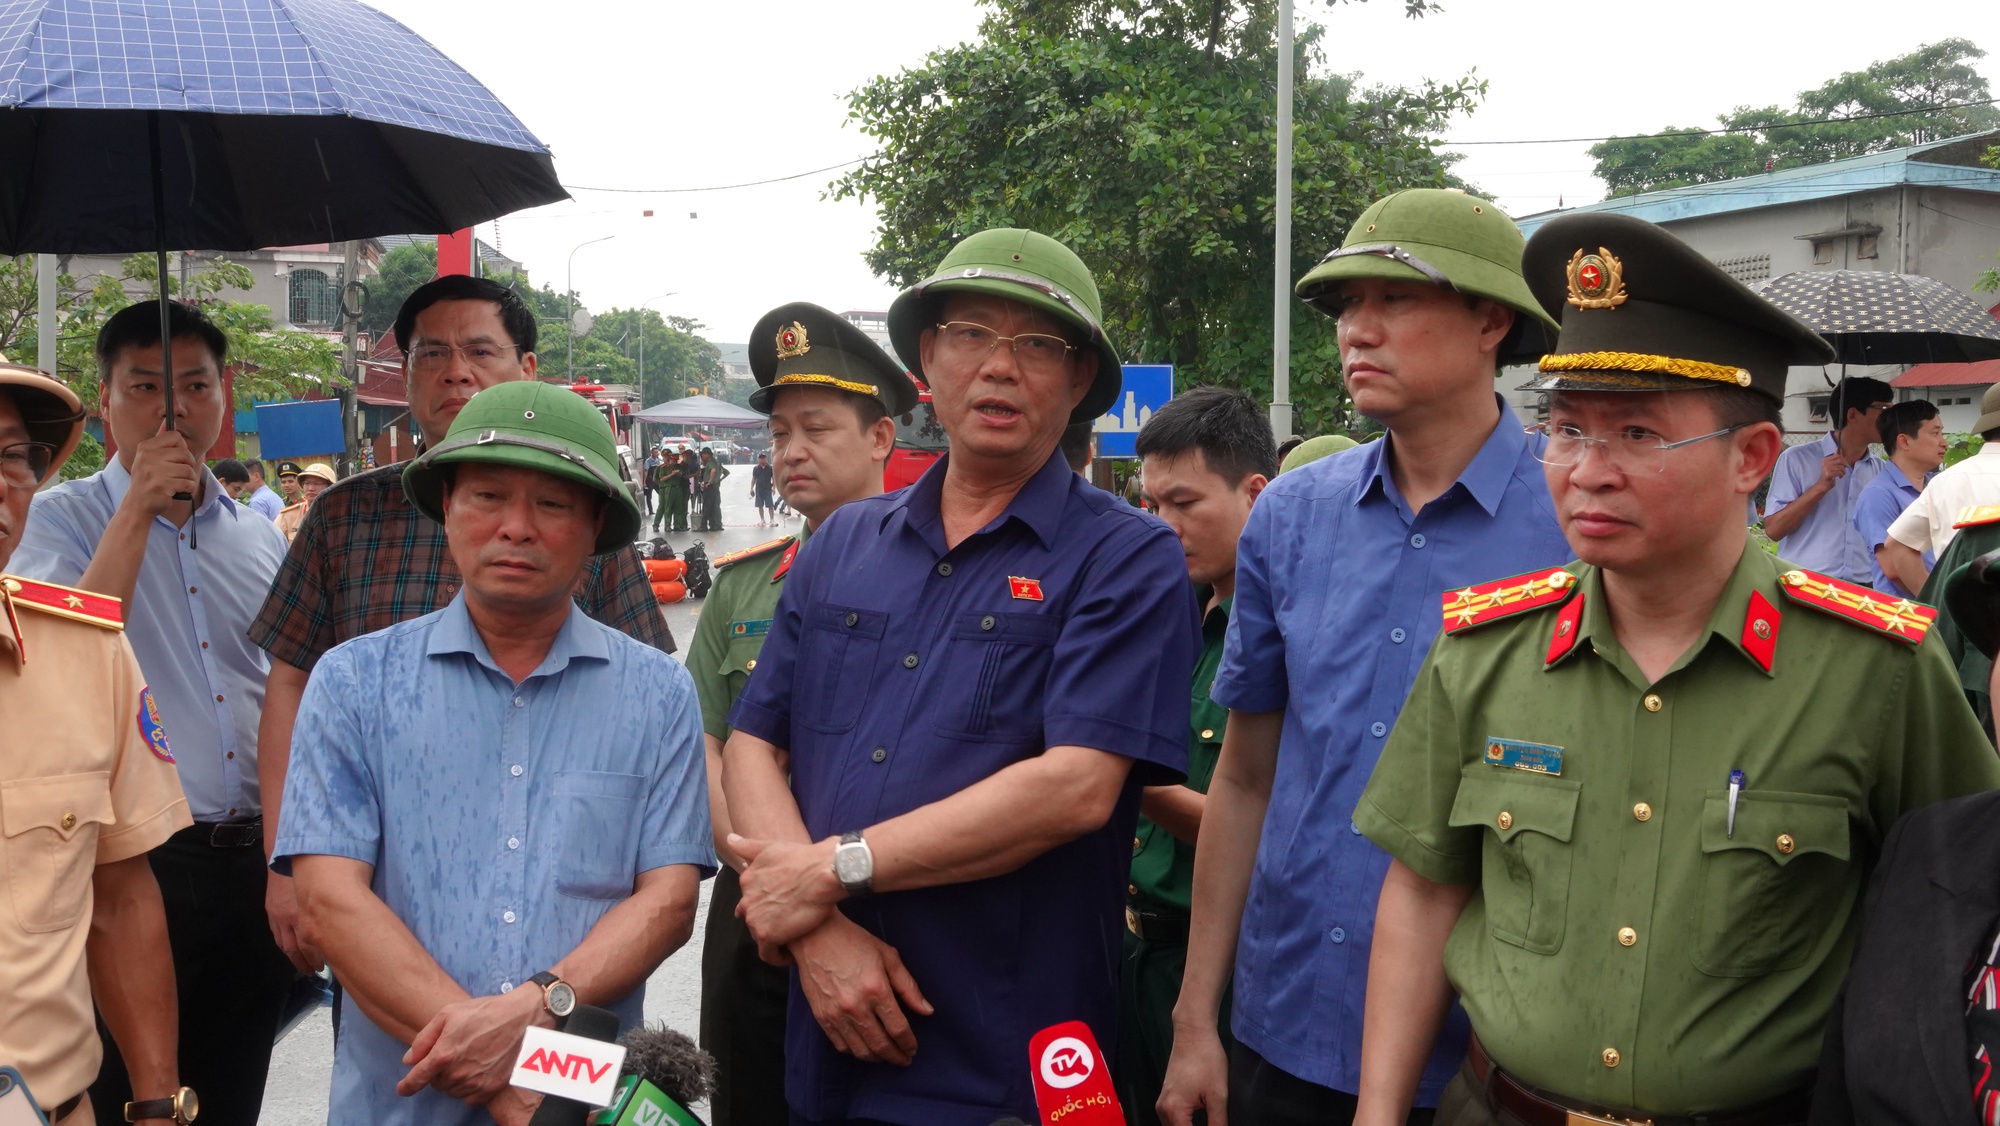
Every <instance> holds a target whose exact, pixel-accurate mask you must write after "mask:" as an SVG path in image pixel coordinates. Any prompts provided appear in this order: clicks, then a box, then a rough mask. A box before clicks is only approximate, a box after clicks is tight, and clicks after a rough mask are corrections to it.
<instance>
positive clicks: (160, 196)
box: [146, 110, 195, 551]
mask: <svg viewBox="0 0 2000 1126" xmlns="http://www.w3.org/2000/svg"><path fill="white" fill-rule="evenodd" d="M146 120H147V123H148V124H149V125H150V126H151V131H152V144H153V237H154V240H155V241H156V243H157V244H158V245H157V247H156V248H155V250H154V254H155V255H157V257H156V258H155V259H154V261H155V262H156V263H157V265H158V267H159V272H160V403H161V406H162V407H163V408H164V410H165V412H166V414H165V418H164V420H163V421H164V422H165V425H166V428H167V429H169V430H174V429H178V428H177V427H176V426H175V425H174V336H173V328H172V325H173V321H172V319H171V318H170V317H168V315H167V302H168V301H169V300H170V299H171V295H170V294H169V293H168V292H167V170H166V163H165V161H163V160H162V159H161V156H160V114H159V111H158V110H155V111H153V112H152V113H149V114H147V115H146ZM174 499H175V500H185V501H193V500H194V494H193V493H175V494H174ZM194 537H195V531H194V514H193V513H189V514H188V550H189V551H193V550H195V538H194Z"/></svg>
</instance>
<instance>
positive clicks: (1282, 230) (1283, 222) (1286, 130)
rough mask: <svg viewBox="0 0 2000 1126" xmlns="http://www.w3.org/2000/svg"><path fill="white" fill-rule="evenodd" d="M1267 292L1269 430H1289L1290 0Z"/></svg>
mask: <svg viewBox="0 0 2000 1126" xmlns="http://www.w3.org/2000/svg"><path fill="white" fill-rule="evenodd" d="M1276 203H1277V212H1278V214H1277V228H1278V229H1277V240H1276V241H1277V245H1276V247H1275V248H1274V249H1275V251H1276V252H1275V253H1274V254H1273V255H1272V257H1273V258H1274V259H1275V262H1276V265H1275V267H1274V269H1273V271H1272V273H1273V275H1274V277H1273V279H1272V281H1273V288H1272V292H1271V434H1272V436H1273V437H1275V438H1277V440H1278V441H1280V442H1282V441H1284V440H1285V439H1287V438H1289V437H1291V436H1292V0H1278V191H1277V201H1276Z"/></svg>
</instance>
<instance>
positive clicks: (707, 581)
mask: <svg viewBox="0 0 2000 1126" xmlns="http://www.w3.org/2000/svg"><path fill="white" fill-rule="evenodd" d="M681 558H682V559H684V560H686V561H687V579H686V582H687V588H688V597H690V598H707V597H708V588H709V587H711V586H714V585H715V581H714V579H713V578H711V577H710V575H709V573H708V549H707V548H706V547H704V546H703V545H702V541H700V540H696V541H694V543H692V544H690V545H689V546H688V549H687V550H686V551H684V552H682V553H681Z"/></svg>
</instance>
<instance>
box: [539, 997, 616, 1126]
mask: <svg viewBox="0 0 2000 1126" xmlns="http://www.w3.org/2000/svg"><path fill="white" fill-rule="evenodd" d="M562 1031H564V1032H567V1033H569V1034H570V1035H571V1036H581V1037H584V1038H585V1039H587V1040H603V1041H605V1042H606V1043H609V1042H612V1041H615V1040H617V1039H618V1014H617V1013H614V1012H612V1011H610V1010H609V1009H600V1008H598V1007H597V1006H595V1005H582V1004H579V1005H578V1006H576V1008H574V1009H571V1010H570V1014H569V1016H568V1017H567V1018H565V1019H564V1020H563V1026H562ZM596 1109H597V1108H596V1107H594V1106H591V1105H590V1104H589V1103H581V1102H578V1101H576V1100H575V1099H565V1098H562V1097H560V1096H557V1095H544V1096H542V1105H541V1106H539V1107H536V1108H535V1113H534V1116H533V1117H531V1118H529V1119H528V1126H584V1119H586V1118H589V1117H590V1112H591V1111H593V1110H596Z"/></svg>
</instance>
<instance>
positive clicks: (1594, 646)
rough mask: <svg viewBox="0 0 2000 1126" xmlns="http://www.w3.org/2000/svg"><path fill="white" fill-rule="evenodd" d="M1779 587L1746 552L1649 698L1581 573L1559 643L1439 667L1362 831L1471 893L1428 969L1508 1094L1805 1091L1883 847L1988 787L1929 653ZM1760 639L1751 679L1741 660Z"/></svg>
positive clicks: (1524, 630)
mask: <svg viewBox="0 0 2000 1126" xmlns="http://www.w3.org/2000/svg"><path fill="white" fill-rule="evenodd" d="M1790 569H1791V567H1790V565H1789V564H1786V563H1783V562H1780V561H1779V560H1777V559H1776V558H1774V557H1772V556H1771V555H1768V554H1766V553H1765V552H1763V551H1761V550H1758V549H1757V548H1755V547H1754V546H1747V545H1746V547H1745V550H1744V553H1743V556H1742V559H1741V561H1740V562H1739V563H1738V564H1737V568H1736V572H1735V574H1734V575H1733V576H1732V577H1731V578H1730V581H1729V585H1728V586H1727V587H1726V588H1725V589H1724V591H1723V594H1722V598H1721V600H1720V601H1719V602H1718V603H1717V605H1716V608H1715V611H1714V613H1713V615H1712V616H1711V617H1710V619H1709V622H1708V631H1709V632H1708V634H1707V635H1705V637H1706V640H1705V642H1704V643H1702V644H1698V645H1696V646H1694V647H1693V648H1691V649H1690V651H1689V652H1688V653H1686V654H1684V655H1683V656H1682V657H1681V658H1680V660H1679V661H1677V662H1676V663H1675V664H1674V665H1673V667H1672V668H1671V669H1670V670H1669V671H1668V672H1667V674H1666V675H1665V676H1663V677H1661V678H1660V680H1659V681H1658V683H1655V684H1651V685H1649V684H1647V683H1646V681H1645V678H1644V677H1643V676H1641V675H1640V673H1639V671H1638V668H1637V667H1636V666H1635V665H1634V664H1633V662H1632V660H1631V658H1630V657H1628V656H1627V655H1626V654H1625V653H1624V651H1623V650H1622V649H1621V648H1620V647H1619V645H1618V641H1617V639H1616V637H1615V635H1614V634H1613V632H1612V630H1611V625H1610V622H1609V620H1608V619H1607V616H1606V611H1605V602H1604V593H1603V589H1604V588H1603V582H1602V579H1601V577H1600V575H1599V573H1598V571H1597V569H1596V568H1594V567H1590V566H1586V565H1584V564H1581V563H1573V564H1571V565H1570V570H1571V571H1572V572H1573V573H1574V574H1576V575H1577V576H1578V579H1579V581H1578V582H1577V584H1576V590H1575V593H1574V594H1572V595H1571V600H1572V601H1573V600H1574V599H1577V598H1581V599H1582V600H1583V605H1582V607H1581V615H1580V617H1579V618H1577V619H1576V621H1575V622H1574V624H1573V625H1571V626H1570V627H1569V629H1564V624H1565V623H1564V616H1563V615H1560V614H1559V613H1558V611H1557V609H1556V608H1555V607H1553V606H1548V607H1544V608H1541V609H1537V610H1531V611H1528V612H1525V613H1522V614H1520V615H1519V616H1517V617H1513V618H1509V619H1507V620H1503V621H1494V622H1491V623H1490V624H1486V625H1482V626H1478V627H1475V628H1471V629H1469V630H1466V631H1465V632H1462V633H1458V634H1444V635H1440V636H1439V637H1438V639H1437V641H1436V643H1435V644H1434V645H1433V646H1432V648H1431V652H1430V655H1429V657H1428V658H1427V659H1426V660H1425V662H1424V667H1423V669H1422V670H1421V671H1420V672H1419V673H1418V676H1417V682H1416V685H1415V687H1414V688H1412V690H1411V693H1410V697H1409V701H1408V703H1406V704H1405V705H1404V707H1403V712H1402V717H1401V719H1399V720H1398V721H1397V724H1396V729H1395V731H1394V733H1393V734H1392V735H1391V736H1390V738H1389V742H1388V745H1387V746H1386V747H1385V748H1384V749H1383V753H1382V757H1381V760H1380V762H1379V763H1378V764H1377V766H1376V768H1375V773H1374V775H1373V776H1372V777H1371V778H1370V780H1369V783H1368V788H1367V790H1366V791H1365V792H1364V793H1363V795H1362V799H1361V803H1360V806H1359V808H1358V809H1357V811H1356V814H1355V821H1356V824H1357V825H1358V826H1359V827H1360V829H1361V831H1362V832H1364V833H1366V834H1367V835H1368V837H1369V838H1370V839H1371V840H1373V841H1375V842H1376V843H1377V844H1379V845H1381V846H1382V848H1384V849H1386V850H1387V851H1388V852H1389V853H1391V854H1392V855H1394V856H1395V857H1396V858H1397V859H1399V860H1401V861H1402V862H1403V863H1404V864H1406V865H1408V866H1409V867H1410V868H1412V869H1413V870H1415V871H1416V872H1417V873H1419V874H1420V875H1422V876H1424V877H1426V878H1428V879H1430V880H1433V881H1436V882H1438V883H1444V884H1473V885H1476V887H1477V890H1476V891H1475V892H1474V894H1473V896H1472V899H1471V901H1470V902H1469V903H1468V904H1467V905H1466V908H1465V912H1464V914H1463V915H1461V916H1460V918H1459V921H1458V925H1457V927H1456V928H1455V929H1454V930H1453V931H1452V933H1451V938H1450V941H1449V942H1448V944H1447V946H1446V949H1445V969H1446V971H1447V973H1448V974H1449V975H1450V978H1451V981H1452V983H1453V984H1454V986H1455V987H1456V988H1457V989H1458V991H1459V993H1460V995H1461V997H1462V999H1463V1003H1464V1005H1465V1010H1466V1012H1467V1013H1468V1014H1469V1015H1470V1016H1471V1018H1472V1025H1473V1028H1474V1030H1475V1031H1476V1032H1477V1033H1478V1035H1479V1038H1480V1041H1481V1042H1482V1043H1483V1044H1485V1046H1486V1047H1487V1049H1488V1050H1489V1051H1490V1052H1491V1053H1492V1054H1493V1056H1494V1058H1495V1059H1497V1060H1498V1061H1499V1062H1500V1064H1501V1066H1503V1067H1505V1068H1507V1069H1508V1070H1509V1071H1510V1072H1512V1073H1514V1074H1515V1075H1516V1076H1518V1077H1519V1078H1521V1079H1522V1080H1525V1081H1526V1082H1528V1083H1531V1084H1534V1085H1536V1086H1538V1087H1542V1088H1546V1089H1548V1090H1550V1091H1554V1092H1558V1093H1560V1094H1562V1095H1564V1096H1567V1097H1569V1098H1572V1099H1575V1100H1578V1101H1580V1102H1587V1103H1595V1104H1599V1105H1602V1106H1606V1107H1614V1108H1627V1109H1637V1110H1641V1111H1644V1112H1647V1113H1651V1114H1696V1113H1700V1112H1703V1111H1711V1110H1720V1109H1725V1108H1735V1107H1742V1106H1745V1105H1748V1104H1752V1103H1756V1102H1759V1101H1761V1100H1764V1099H1768V1098H1772V1097H1775V1096H1777V1095H1779V1094H1782V1093H1784V1092H1786V1091H1789V1090H1792V1089H1794V1088H1796V1087H1798V1086H1800V1085H1801V1084H1803V1083H1804V1082H1805V1081H1806V1080H1807V1078H1808V1077H1809V1076H1810V1075H1811V1074H1812V1072H1813V1069H1814V1066H1815V1064H1816V1063H1817V1061H1818V1058H1819V1052H1820V1036H1821V1031H1822V1027H1823V1026H1824V1024H1825V1021H1826V1016H1827V1012H1828V1009H1829V1008H1830V1006H1831V1004H1832V1001H1833V997H1834V994H1835V992H1836V991H1837V990H1838V989H1839V988H1840V984H1841V981H1842V978H1843V977H1844V976H1845V974H1846V971H1847V964H1848V956H1849V953H1850V952H1851V950H1852V947H1853V942H1854V933H1855V928H1856V925H1857V923H1858V921H1859V919H1858V912H1857V905H1858V901H1859V897H1860V893H1861V889H1862V887H1863V885H1864V883H1865V881H1866V878H1867V875H1868V868H1869V866H1870V864H1871V863H1872V861H1873V858H1874V855H1875V852H1876V849H1877V847H1878V845H1879V842H1880V841H1881V839H1882V837H1883V835H1884V834H1885V833H1886V832H1887V831H1888V829H1889V826H1890V824H1891V823H1892V822H1894V821H1895V820H1896V818H1897V817H1898V816H1900V815H1901V814H1903V813H1905V812H1907V811H1909V810H1912V809H1915V808H1917V807H1919V806H1924V805H1928V804H1930V803H1932V802H1935V801H1938V800H1940V799H1943V798H1949V797H1953V796H1956V795H1960V794H1968V793H1974V792H1977V791H1981V790H1986V789H1991V788H1993V787H1995V786H2000V760H1996V758H1995V756H1994V753H1993V751H1992V749H1991V747H1990V746H1989V745H1988V744H1987V741H1986V739H1985V736H1984V735H1983V733H1982V732H1981V731H1980V729H1979V725H1978V723H1977V722H1976V721H1975V720H1974V719H1973V715H1972V712H1971V710H1970V709H1968V708H1967V707H1966V706H1965V696H1964V694H1963V693H1961V692H1960V691H1959V687H1958V676H1957V672H1956V670H1955V669H1953V668H1952V667H1951V662H1950V661H1949V660H1948V659H1947V658H1946V656H1945V653H1944V650H1943V649H1942V648H1941V647H1940V646H1939V645H1938V643H1937V642H1936V641H1935V640H1925V641H1924V642H1923V643H1922V644H1919V645H1912V644H1910V643H1909V642H1908V641H1907V640H1901V639H1898V638H1895V637H1889V636H1884V635H1882V634H1880V633H1877V632H1875V631H1873V630H1870V629H1868V628H1866V627H1863V626H1860V625H1857V624H1854V623H1851V622H1848V621H1845V620H1842V619H1838V618H1835V617H1832V616H1830V615H1829V614H1828V613H1826V612H1823V611H1821V610H1819V609H1816V608H1813V607H1810V606H1805V605H1801V604H1799V603H1797V602H1794V601H1792V600H1791V599H1790V598H1788V597H1787V596H1786V595H1784V594H1783V593H1781V592H1780V583H1779V576H1780V575H1781V574H1783V573H1784V572H1785V571H1787V570H1790ZM1753 594H1754V595H1760V596H1761V601H1758V600H1753ZM1565 608H1567V604H1565ZM1774 611H1775V612H1774ZM1767 620H1768V625H1769V627H1770V632H1771V634H1772V636H1771V637H1770V639H1769V641H1770V642H1771V643H1773V644H1772V649H1773V652H1772V654H1771V665H1770V670H1769V671H1768V672H1767V671H1766V670H1765V667H1764V665H1763V664H1762V663H1760V662H1759V661H1758V660H1757V658H1756V657H1755V656H1754V654H1753V649H1752V648H1746V647H1745V640H1746V639H1754V638H1755V637H1756V636H1757V633H1758V632H1759V631H1758V630H1757V623H1758V622H1760V621H1767ZM1571 629H1573V630H1574V631H1575V632H1576V634H1577V640H1576V641H1575V643H1574V645H1572V646H1571V647H1570V648H1569V649H1568V651H1567V652H1566V653H1562V654H1561V655H1560V656H1558V657H1557V658H1556V659H1555V660H1554V661H1553V663H1550V662H1549V655H1550V653H1551V651H1552V642H1555V641H1557V640H1558V639H1559V638H1561V639H1565V640H1566V639H1567V636H1568V633H1569V631H1570V630H1571ZM1558 631H1561V633H1559V632H1558ZM1751 644H1752V645H1753V646H1756V645H1760V644H1762V643H1760V642H1756V641H1755V640H1752V642H1751ZM1507 741H1520V742H1523V743H1534V744H1543V745H1546V746H1548V747H1555V748H1560V752H1559V758H1558V752H1550V751H1546V750H1545V751H1540V752H1537V751H1534V750H1533V749H1531V748H1519V747H1512V746H1509V745H1507ZM1496 743H1497V745H1496ZM1496 750H1499V751H1501V752H1503V753H1501V754H1500V755H1499V756H1498V757H1501V758H1503V759H1506V760H1510V761H1515V762H1522V763H1532V762H1533V761H1534V759H1535V758H1536V757H1540V758H1541V759H1542V760H1543V761H1544V763H1545V764H1546V765H1548V766H1549V767H1550V772H1548V773H1536V772H1533V771H1531V770H1528V769H1520V768H1517V767H1512V766H1508V765H1501V764H1489V762H1488V761H1487V760H1488V759H1489V758H1490V757H1495V751H1496ZM1558 769H1559V770H1560V773H1559V774H1558V773H1555V772H1554V771H1555V770H1558ZM1732 770H1742V771H1743V772H1744V773H1745V774H1746V776H1747V785H1746V788H1745V789H1744V790H1743V792H1742V795H1741V797H1740V799H1739V802H1738V805H1737V809H1736V818H1735V828H1734V833H1733V834H1732V833H1731V832H1730V830H1729V822H1728V781H1729V774H1730V771H1732Z"/></svg>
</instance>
